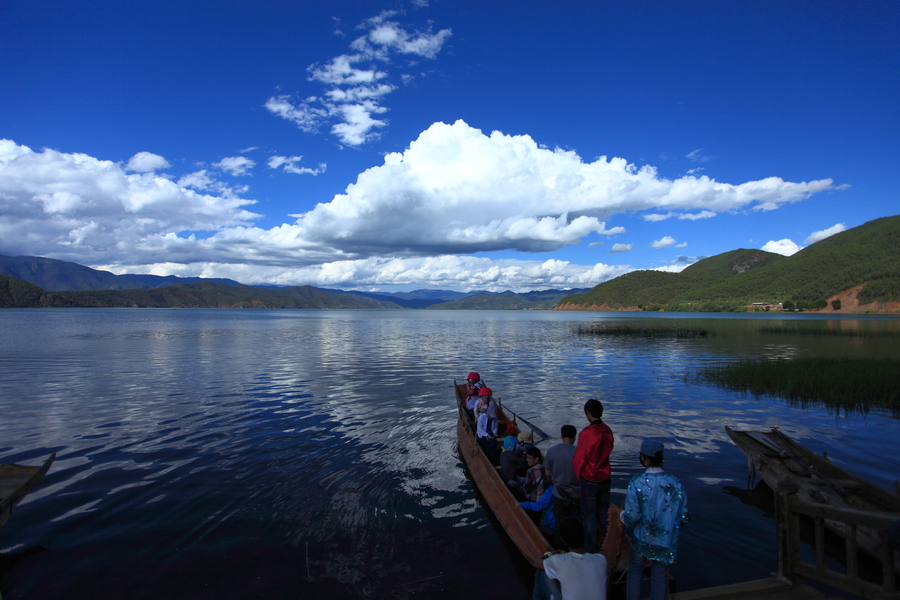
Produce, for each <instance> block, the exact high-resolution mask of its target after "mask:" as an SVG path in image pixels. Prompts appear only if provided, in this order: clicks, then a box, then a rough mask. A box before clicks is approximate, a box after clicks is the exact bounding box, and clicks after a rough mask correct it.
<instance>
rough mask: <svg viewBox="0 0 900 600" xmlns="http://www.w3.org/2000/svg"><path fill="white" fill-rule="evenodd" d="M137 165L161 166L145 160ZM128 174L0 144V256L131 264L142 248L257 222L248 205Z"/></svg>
mask: <svg viewBox="0 0 900 600" xmlns="http://www.w3.org/2000/svg"><path fill="white" fill-rule="evenodd" d="M146 154H150V153H146ZM135 156H138V155H135ZM152 156H155V155H151V157H152ZM132 160H134V159H132ZM137 162H138V163H143V167H146V166H148V164H154V165H157V167H156V168H159V165H160V164H161V163H160V161H158V160H156V159H148V157H147V156H143V157H141V158H138V159H137ZM127 170H128V167H127V166H126V167H125V168H123V167H122V166H120V165H118V164H116V163H114V162H112V161H108V160H99V159H96V158H93V157H91V156H87V155H85V154H67V153H63V152H58V151H55V150H46V149H45V150H43V151H42V152H34V151H32V150H31V149H30V148H28V147H26V146H19V145H17V144H16V143H15V142H13V141H11V140H0V253H2V254H12V255H16V254H33V255H39V256H54V257H56V258H61V259H65V260H74V261H76V262H80V263H81V264H95V263H96V262H99V261H107V260H110V259H111V258H113V259H117V260H122V259H124V258H126V257H129V258H132V259H133V258H134V257H135V256H137V255H139V254H141V253H140V252H139V251H137V246H139V245H141V244H147V243H161V242H160V240H162V239H164V238H166V236H175V235H176V234H177V233H178V232H184V231H214V230H217V229H221V228H224V227H230V226H236V225H242V224H246V223H249V222H251V221H253V220H254V219H256V218H258V217H259V215H256V214H254V213H251V212H248V211H247V210H245V209H244V207H245V206H248V205H251V204H253V203H254V201H253V200H247V199H241V198H238V197H236V196H235V195H234V194H232V193H227V194H219V195H217V196H211V195H207V194H202V193H198V192H197V191H195V189H189V188H188V187H186V186H184V185H179V184H178V183H175V182H173V181H171V180H170V179H169V178H167V177H162V176H158V175H156V174H155V173H153V172H142V173H139V174H134V173H131V174H129V173H128V172H127ZM204 185H206V186H211V185H213V181H212V180H211V179H209V178H207V179H206V181H205V184H204ZM226 190H227V188H226ZM151 240H152V242H151ZM173 254H175V253H173ZM170 256H171V255H170Z"/></svg>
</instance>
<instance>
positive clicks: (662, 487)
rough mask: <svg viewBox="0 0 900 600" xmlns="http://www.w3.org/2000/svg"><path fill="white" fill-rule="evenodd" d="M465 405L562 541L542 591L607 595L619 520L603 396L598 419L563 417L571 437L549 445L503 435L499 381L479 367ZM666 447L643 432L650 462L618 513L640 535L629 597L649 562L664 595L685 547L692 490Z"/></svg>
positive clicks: (489, 453) (544, 567) (506, 470)
mask: <svg viewBox="0 0 900 600" xmlns="http://www.w3.org/2000/svg"><path fill="white" fill-rule="evenodd" d="M465 406H466V409H467V411H470V418H472V419H473V420H474V422H475V424H476V435H477V437H478V444H479V446H480V447H481V448H482V451H483V452H484V454H485V456H486V457H487V458H488V459H489V460H490V461H491V463H493V464H494V465H495V466H496V468H497V469H498V472H499V474H500V476H501V478H502V479H503V480H504V481H505V482H506V485H507V487H509V489H510V491H511V492H512V493H513V494H514V495H515V496H516V499H518V500H519V501H520V502H521V506H522V508H523V509H524V510H526V511H527V512H528V513H529V514H530V515H531V516H532V519H534V520H535V523H536V524H537V525H538V526H539V527H540V529H541V530H542V531H543V533H544V534H545V535H548V536H549V537H551V539H552V543H553V546H554V548H561V549H562V550H558V551H556V552H553V553H550V552H548V553H547V554H545V555H544V556H541V557H534V560H533V564H534V566H535V568H536V570H537V571H536V574H535V585H534V595H533V598H534V599H536V600H540V599H544V598H551V597H552V598H556V599H559V598H562V599H563V600H580V599H588V598H592V599H601V600H605V597H606V587H607V586H606V579H607V571H608V565H607V559H606V557H605V556H604V555H603V554H600V553H599V549H600V540H602V539H603V538H604V536H605V535H606V532H607V530H608V529H609V523H608V514H609V505H610V491H611V482H612V470H611V465H610V461H609V457H610V454H611V453H612V450H613V444H614V436H613V432H612V430H611V429H610V427H609V426H608V425H607V424H606V423H605V422H604V421H603V404H602V403H601V402H600V401H599V400H597V399H595V398H591V399H589V400H587V402H585V404H584V416H585V419H586V420H587V421H588V425H587V426H585V427H584V428H583V429H582V430H581V432H578V431H577V429H576V427H575V426H574V425H563V426H562V427H561V429H560V439H561V442H560V443H559V444H556V445H554V446H552V447H550V448H549V449H548V450H547V452H546V455H544V454H543V453H542V452H541V450H540V449H539V448H537V446H535V445H534V443H533V439H532V436H531V435H530V434H529V433H527V432H521V433H519V434H518V436H517V437H513V436H511V435H510V436H504V437H503V438H502V439H501V437H500V435H499V431H500V427H499V420H498V409H497V406H496V404H495V402H494V400H493V391H492V390H491V389H490V388H488V387H487V386H486V385H485V384H484V382H483V381H482V379H481V376H480V375H479V374H478V373H477V372H471V373H469V376H468V378H467V382H466V400H465ZM498 446H500V455H499V457H498V456H497V450H498ZM664 451H665V448H664V446H663V444H662V442H660V441H659V440H655V439H645V440H643V441H642V443H641V447H640V452H639V453H638V460H639V461H640V463H641V465H642V467H643V468H644V469H645V470H644V471H643V472H641V473H639V474H637V475H634V476H633V477H632V478H631V480H630V481H629V482H628V487H627V491H626V494H625V502H624V510H622V511H621V512H619V513H618V518H619V519H621V521H622V523H623V525H624V529H625V531H626V533H627V535H628V536H629V538H630V540H631V556H630V560H629V566H628V574H627V580H626V581H627V583H626V598H627V600H638V598H640V596H641V594H640V592H641V576H642V574H643V572H644V567H645V563H647V562H649V568H650V598H651V600H663V598H664V597H665V594H666V591H667V572H668V567H669V565H670V564H671V563H673V562H674V561H675V559H676V557H677V551H678V534H679V531H680V527H681V525H682V524H684V523H686V522H687V520H688V511H687V495H686V494H685V491H684V487H683V486H682V485H681V482H679V481H678V479H677V478H676V477H675V476H673V475H671V474H669V473H666V472H665V471H664V470H663V456H664ZM609 566H613V565H609Z"/></svg>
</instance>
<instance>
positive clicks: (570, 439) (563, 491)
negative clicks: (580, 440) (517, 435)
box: [544, 425, 581, 547]
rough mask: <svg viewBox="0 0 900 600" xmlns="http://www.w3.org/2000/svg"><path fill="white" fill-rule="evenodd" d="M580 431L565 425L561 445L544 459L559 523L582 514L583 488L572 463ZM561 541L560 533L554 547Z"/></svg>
mask: <svg viewBox="0 0 900 600" xmlns="http://www.w3.org/2000/svg"><path fill="white" fill-rule="evenodd" d="M577 436H578V430H577V429H575V426H574V425H563V426H562V428H560V431H559V437H560V438H561V439H562V443H561V444H557V445H555V446H553V447H552V448H550V449H549V450H547V455H546V456H545V457H544V467H545V468H546V469H547V474H548V475H550V478H551V479H552V480H553V517H554V518H555V519H556V522H557V523H562V522H563V519H565V518H567V517H577V516H578V515H579V514H580V513H581V503H580V501H579V498H580V497H581V486H580V485H579V483H578V477H576V476H575V469H574V468H573V467H572V461H573V460H574V459H575V439H576V437H577ZM560 542H561V540H560V536H559V531H558V530H557V532H556V534H555V535H554V537H553V543H554V546H557V547H558V546H559V544H560Z"/></svg>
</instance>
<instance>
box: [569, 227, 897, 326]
mask: <svg viewBox="0 0 900 600" xmlns="http://www.w3.org/2000/svg"><path fill="white" fill-rule="evenodd" d="M856 286H863V287H862V289H861V290H860V291H859V294H858V296H857V299H858V302H859V303H860V304H870V303H872V302H891V301H898V300H900V216H895V217H884V218H882V219H876V220H874V221H870V222H868V223H865V224H864V225H860V226H859V227H854V228H853V229H848V230H847V231H843V232H841V233H838V234H836V235H833V236H831V237H829V238H826V239H824V240H822V241H819V242H816V243H815V244H812V245H810V246H808V247H807V248H804V249H803V250H801V251H800V252H797V253H796V254H794V255H793V256H780V255H778V254H772V253H770V252H764V251H762V250H747V249H739V250H732V251H731V252H725V253H723V254H719V255H716V256H712V257H709V258H706V259H703V260H701V261H698V262H696V263H695V264H693V265H691V266H690V267H688V268H686V269H685V270H684V271H682V272H681V273H663V272H659V271H634V272H631V273H628V274H625V275H622V276H621V277H617V278H616V279H612V280H610V281H607V282H604V283H601V284H600V285H598V286H596V287H594V288H593V289H591V290H590V291H588V292H587V293H584V294H577V295H572V296H567V297H565V298H563V299H562V300H561V301H560V303H559V304H558V305H557V308H564V309H575V310H578V309H585V308H604V309H610V310H616V309H624V308H644V309H648V308H652V309H662V310H734V309H737V308H739V307H744V306H747V305H750V304H752V303H754V302H769V303H773V304H777V303H778V302H784V301H788V300H789V301H791V302H793V303H795V304H798V305H800V306H808V307H817V308H824V307H825V306H826V305H827V300H828V299H829V298H831V297H833V296H836V295H837V294H840V293H842V292H846V291H847V290H850V289H851V288H855V287H856Z"/></svg>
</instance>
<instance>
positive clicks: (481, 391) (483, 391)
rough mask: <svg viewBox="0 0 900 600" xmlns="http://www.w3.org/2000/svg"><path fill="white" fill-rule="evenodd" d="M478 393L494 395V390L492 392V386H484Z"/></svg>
mask: <svg viewBox="0 0 900 600" xmlns="http://www.w3.org/2000/svg"><path fill="white" fill-rule="evenodd" d="M478 395H479V396H493V395H494V392H492V391H491V388H489V387H483V388H481V389H480V390H478Z"/></svg>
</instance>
